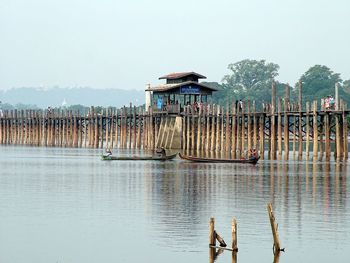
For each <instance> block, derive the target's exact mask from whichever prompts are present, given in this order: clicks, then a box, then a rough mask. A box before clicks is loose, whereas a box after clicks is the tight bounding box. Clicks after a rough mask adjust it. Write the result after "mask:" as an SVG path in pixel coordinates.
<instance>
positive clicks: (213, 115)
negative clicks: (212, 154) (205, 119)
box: [210, 105, 217, 151]
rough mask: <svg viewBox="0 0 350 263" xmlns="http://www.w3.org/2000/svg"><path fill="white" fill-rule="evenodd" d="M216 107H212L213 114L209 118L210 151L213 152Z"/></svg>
mask: <svg viewBox="0 0 350 263" xmlns="http://www.w3.org/2000/svg"><path fill="white" fill-rule="evenodd" d="M216 113H217V111H216V105H213V112H212V115H211V116H212V117H211V135H210V136H211V140H210V150H211V151H214V150H215V124H216V119H217V118H216V117H217V116H216Z"/></svg>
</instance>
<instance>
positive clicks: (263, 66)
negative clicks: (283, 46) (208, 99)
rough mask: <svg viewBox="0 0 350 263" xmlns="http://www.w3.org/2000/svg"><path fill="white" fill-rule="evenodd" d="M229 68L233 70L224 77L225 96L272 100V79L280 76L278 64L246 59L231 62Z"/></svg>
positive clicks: (261, 100)
mask: <svg viewBox="0 0 350 263" xmlns="http://www.w3.org/2000/svg"><path fill="white" fill-rule="evenodd" d="M228 69H229V70H231V71H232V72H231V74H229V75H226V76H225V77H224V78H223V91H224V93H225V98H227V99H230V100H233V99H242V100H256V101H257V102H269V101H271V85H272V81H273V79H274V78H275V77H276V76H278V70H279V66H278V65H277V64H275V63H267V62H266V61H265V60H250V59H245V60H242V61H239V62H236V63H234V64H229V65H228Z"/></svg>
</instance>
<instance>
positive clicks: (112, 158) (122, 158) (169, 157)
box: [101, 153, 177, 161]
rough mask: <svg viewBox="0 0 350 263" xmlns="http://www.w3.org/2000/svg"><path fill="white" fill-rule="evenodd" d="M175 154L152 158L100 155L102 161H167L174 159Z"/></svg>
mask: <svg viewBox="0 0 350 263" xmlns="http://www.w3.org/2000/svg"><path fill="white" fill-rule="evenodd" d="M176 155H177V153H175V154H172V155H152V156H113V155H102V156H101V158H102V160H103V161H167V160H172V159H174V158H175V157H176Z"/></svg>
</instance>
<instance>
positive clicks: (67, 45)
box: [0, 0, 350, 89]
mask: <svg viewBox="0 0 350 263" xmlns="http://www.w3.org/2000/svg"><path fill="white" fill-rule="evenodd" d="M349 12H350V1H349V0H333V1H323V0H239V1H238V0H215V1H214V0H213V1H210V0H201V1H194V0H177V1H167V0H150V1H145V0H124V1H120V0H90V1H89V0H55V1H53V0H0V89H9V88H12V87H21V86H44V87H45V86H49V87H50V86H54V85H58V86H60V87H66V86H70V87H72V86H89V87H94V88H123V89H144V87H145V84H147V83H154V84H155V83H159V82H160V81H159V80H158V77H159V76H161V75H164V74H166V73H170V72H177V71H196V72H198V73H201V74H203V75H205V76H207V77H208V81H219V82H220V81H221V79H222V77H223V76H224V75H225V74H227V73H228V72H229V71H228V70H227V65H228V64H229V63H234V62H237V61H240V60H242V59H246V58H249V59H266V60H267V61H269V62H274V63H277V64H279V65H280V67H281V68H280V76H279V77H278V79H279V80H280V81H283V82H289V83H290V84H294V83H295V82H296V81H297V79H298V78H299V77H300V76H301V74H303V73H304V72H305V71H306V70H307V69H308V68H309V67H311V66H313V65H315V64H323V65H326V66H328V67H330V68H331V69H332V70H333V71H335V72H339V73H341V77H342V78H343V79H350V18H349Z"/></svg>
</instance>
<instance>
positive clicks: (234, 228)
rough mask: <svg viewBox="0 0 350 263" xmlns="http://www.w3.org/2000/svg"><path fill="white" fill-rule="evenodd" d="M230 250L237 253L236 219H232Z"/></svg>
mask: <svg viewBox="0 0 350 263" xmlns="http://www.w3.org/2000/svg"><path fill="white" fill-rule="evenodd" d="M231 225H232V228H231V229H232V250H233V251H238V245H237V244H238V243H237V221H236V218H232V224H231Z"/></svg>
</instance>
